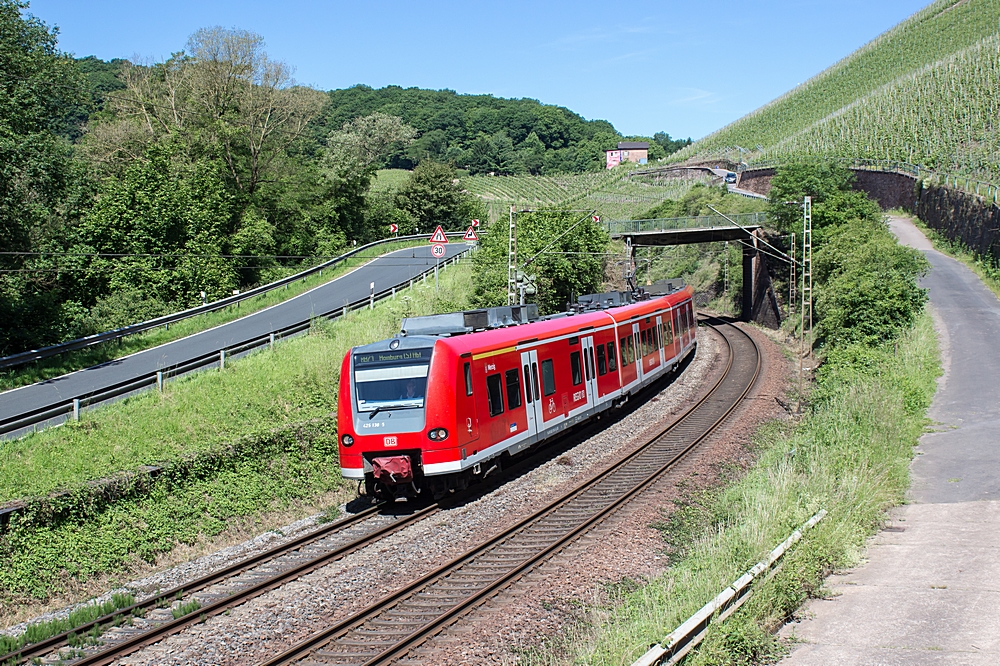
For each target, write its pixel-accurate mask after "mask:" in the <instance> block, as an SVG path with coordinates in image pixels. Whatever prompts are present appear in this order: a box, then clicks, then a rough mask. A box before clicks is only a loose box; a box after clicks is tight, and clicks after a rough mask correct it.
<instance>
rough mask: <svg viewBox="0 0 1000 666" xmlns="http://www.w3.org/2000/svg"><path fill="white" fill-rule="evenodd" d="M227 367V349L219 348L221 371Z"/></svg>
mask: <svg viewBox="0 0 1000 666" xmlns="http://www.w3.org/2000/svg"><path fill="white" fill-rule="evenodd" d="M225 369H226V350H225V349H220V350H219V371H220V372H221V371H223V370H225Z"/></svg>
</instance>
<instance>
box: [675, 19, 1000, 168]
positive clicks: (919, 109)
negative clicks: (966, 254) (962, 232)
mask: <svg viewBox="0 0 1000 666" xmlns="http://www.w3.org/2000/svg"><path fill="white" fill-rule="evenodd" d="M998 15H1000V2H998V0H968V1H967V2H955V0H936V1H935V2H933V3H931V4H930V5H929V6H928V7H926V8H924V9H923V10H921V11H919V12H917V13H916V14H915V15H913V16H912V17H911V18H909V19H908V20H906V21H904V22H902V23H900V24H899V25H897V26H896V27H894V28H892V29H891V30H889V31H888V32H886V33H884V34H882V35H880V36H879V37H877V38H876V39H875V40H874V41H872V42H870V43H869V44H867V45H865V46H863V47H861V48H860V49H858V50H857V51H855V52H854V53H852V54H851V55H849V56H848V57H846V58H844V59H843V60H841V61H840V62H838V63H836V64H835V65H833V66H832V67H830V68H829V69H827V70H826V71H824V72H821V73H820V74H818V75H817V76H815V77H813V78H812V79H810V80H809V81H807V82H805V83H804V84H802V85H800V86H798V87H796V88H795V89H794V90H792V91H790V92H788V93H787V94H785V95H783V96H782V97H779V98H778V99H776V100H774V101H773V102H771V103H769V104H767V105H766V106H764V107H762V108H760V109H758V110H757V111H754V112H753V113H751V114H749V115H747V116H745V117H743V118H741V119H740V120H737V121H736V122H734V123H732V124H730V125H728V126H727V127H725V128H723V129H721V130H719V131H718V132H715V133H714V134H711V135H709V136H708V137H706V138H704V139H701V140H700V141H697V142H696V143H695V144H694V145H692V146H690V147H688V148H686V149H684V150H682V151H680V152H679V153H677V154H676V156H675V157H676V159H686V158H689V157H692V156H694V155H710V154H713V153H715V152H717V151H720V150H723V149H726V148H731V147H733V146H742V147H744V148H748V149H751V150H755V149H756V151H755V155H754V156H755V157H762V158H770V157H787V156H789V155H795V154H801V153H803V152H806V153H816V154H825V155H842V156H846V157H862V158H875V159H893V160H903V161H908V162H916V163H921V164H924V165H926V166H929V167H932V168H942V169H948V170H955V171H961V172H964V173H975V174H982V177H986V178H995V176H996V173H997V171H996V169H997V166H998V162H1000V153H998V138H1000V137H998V135H997V131H998V130H997V127H996V123H995V122H994V120H995V118H996V117H997V111H998V104H1000V95H998V94H997V86H996V81H997V78H998V77H997V67H998V66H1000V64H998V63H1000V61H998V59H997V57H996V53H997V38H996V36H995V35H996V32H997V16H998ZM758 147H759V148H758ZM761 149H762V150H761ZM733 154H734V156H735V154H736V153H735V151H733Z"/></svg>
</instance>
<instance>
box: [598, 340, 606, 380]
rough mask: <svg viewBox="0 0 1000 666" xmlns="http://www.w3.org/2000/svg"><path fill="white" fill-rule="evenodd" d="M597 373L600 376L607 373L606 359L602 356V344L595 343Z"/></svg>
mask: <svg viewBox="0 0 1000 666" xmlns="http://www.w3.org/2000/svg"><path fill="white" fill-rule="evenodd" d="M597 374H598V375H599V376H600V377H603V376H604V375H606V374H608V360H607V358H606V357H605V356H604V345H597Z"/></svg>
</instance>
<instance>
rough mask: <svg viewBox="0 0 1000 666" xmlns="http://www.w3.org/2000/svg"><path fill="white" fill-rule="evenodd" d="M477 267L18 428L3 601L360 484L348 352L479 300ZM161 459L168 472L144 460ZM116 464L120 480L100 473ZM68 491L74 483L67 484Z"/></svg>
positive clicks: (3, 550)
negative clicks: (353, 476) (219, 361)
mask: <svg viewBox="0 0 1000 666" xmlns="http://www.w3.org/2000/svg"><path fill="white" fill-rule="evenodd" d="M469 279H470V271H469V269H468V267H467V266H466V265H462V264H460V265H458V266H455V267H451V268H449V269H448V270H445V271H443V272H442V274H441V276H440V290H435V288H434V286H433V283H432V282H428V283H426V284H420V283H418V284H417V285H415V286H414V288H413V289H412V290H408V291H403V292H400V293H398V294H397V296H396V299H395V300H387V301H383V302H382V303H380V304H379V305H378V306H377V307H376V308H375V309H374V310H363V311H358V312H354V313H351V314H349V315H348V316H347V317H346V318H345V319H341V320H337V321H335V322H317V324H316V326H314V328H313V331H312V333H311V334H310V335H308V336H305V337H300V338H295V339H293V340H289V341H285V342H282V343H281V344H279V345H278V346H277V347H276V348H275V350H274V351H273V352H261V353H258V354H254V355H251V356H249V357H247V358H245V359H240V360H239V361H236V362H234V363H232V364H228V365H227V367H226V371H225V372H221V373H219V372H205V373H199V374H197V375H193V376H190V377H187V378H183V379H178V380H176V381H172V382H169V383H168V384H167V385H166V390H165V391H164V392H163V393H162V394H159V393H146V394H142V395H140V396H136V397H134V398H130V399H129V400H127V401H123V402H120V403H116V404H114V405H110V406H108V407H105V408H102V409H100V410H96V411H94V412H88V413H85V414H84V415H83V418H82V419H81V421H80V422H79V423H76V424H73V425H70V426H67V427H64V428H58V429H51V430H46V431H43V432H41V433H38V434H37V435H34V436H30V437H26V438H24V439H21V440H16V441H13V442H8V443H7V445H6V446H5V447H4V449H3V450H2V452H0V502H2V501H7V500H10V499H13V498H17V497H20V498H25V499H26V500H27V509H26V511H25V512H23V513H20V514H18V515H16V516H14V517H13V519H12V521H11V525H10V529H9V530H8V531H7V532H5V533H4V534H3V535H0V561H3V562H4V563H5V566H4V567H0V612H3V610H4V609H13V608H16V607H17V606H18V604H20V603H23V602H24V601H26V600H27V599H30V598H38V599H45V598H47V597H48V596H49V595H50V594H57V593H60V592H65V591H67V589H69V588H71V587H72V583H73V581H74V580H79V581H85V580H87V579H89V578H91V577H93V576H96V575H100V574H106V573H110V572H121V571H127V570H128V569H129V567H130V566H132V565H133V564H134V563H135V562H136V561H137V560H142V561H147V562H152V561H154V560H155V558H156V557H157V556H158V555H159V554H161V553H164V552H167V551H169V550H171V549H172V548H173V547H174V546H175V545H177V544H178V543H185V544H194V543H197V542H198V541H199V540H201V539H204V538H208V537H211V536H214V535H217V534H219V533H220V532H222V531H223V530H225V529H226V528H227V527H229V526H231V525H232V524H233V521H234V519H238V518H241V517H244V518H245V517H256V516H259V515H260V514H261V513H263V512H267V511H269V510H275V509H282V508H286V507H293V506H295V505H296V504H298V503H302V502H308V501H313V500H315V498H316V497H318V496H320V495H322V494H324V493H328V492H333V491H340V490H343V489H344V488H345V487H346V486H345V485H344V483H343V481H342V480H341V478H340V475H339V473H338V472H337V446H336V422H335V419H333V418H331V412H332V411H333V410H335V408H336V404H337V390H338V387H339V384H338V381H339V372H340V364H341V361H342V359H343V357H344V354H345V353H346V351H347V349H348V348H349V347H351V346H352V345H354V344H363V343H365V342H371V341H374V340H378V339H384V338H386V337H389V336H391V335H392V334H393V333H395V332H397V331H398V330H399V321H400V318H401V317H405V316H414V315H421V314H431V313H433V312H440V311H443V310H452V309H461V308H464V307H466V306H467V305H468V301H467V296H468V282H469ZM150 464H157V465H160V466H161V467H162V471H161V472H160V473H159V474H158V475H157V476H155V477H153V476H150V475H149V474H148V473H146V472H142V471H136V470H137V468H140V467H141V466H144V465H150ZM102 477H104V478H105V479H110V483H105V484H95V483H91V482H92V481H94V480H96V479H100V478H102ZM56 489H60V490H63V491H65V493H62V494H56V493H53V491H54V490H56Z"/></svg>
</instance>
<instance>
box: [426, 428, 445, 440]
mask: <svg viewBox="0 0 1000 666" xmlns="http://www.w3.org/2000/svg"><path fill="white" fill-rule="evenodd" d="M427 436H428V437H430V438H431V439H432V440H434V441H435V442H440V441H441V440H443V439H448V431H447V430H445V429H444V428H434V429H433V430H431V431H430V432H429V433H427Z"/></svg>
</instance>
